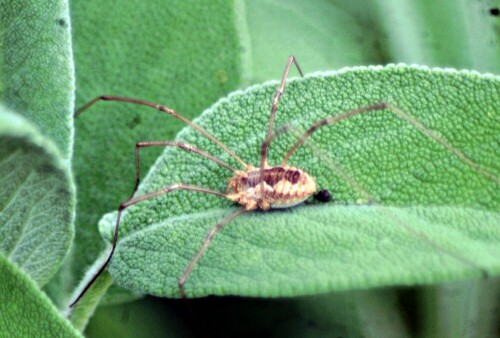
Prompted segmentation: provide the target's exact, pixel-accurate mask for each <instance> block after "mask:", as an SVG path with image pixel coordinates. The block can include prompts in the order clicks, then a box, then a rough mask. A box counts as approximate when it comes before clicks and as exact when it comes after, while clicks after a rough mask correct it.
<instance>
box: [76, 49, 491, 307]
mask: <svg viewBox="0 0 500 338" xmlns="http://www.w3.org/2000/svg"><path fill="white" fill-rule="evenodd" d="M293 65H295V67H296V68H297V70H298V72H299V73H300V75H301V76H303V72H302V70H301V68H300V66H299V64H298V63H297V61H296V59H295V57H294V56H290V58H289V59H288V62H287V64H286V67H285V70H284V72H283V75H282V78H281V82H280V85H279V87H278V89H277V90H276V92H275V94H274V97H273V100H272V105H271V114H270V118H269V124H268V128H267V133H266V137H265V139H264V141H263V142H262V144H261V147H260V163H259V166H258V167H254V166H252V165H249V164H247V163H245V162H244V161H243V160H242V159H241V158H240V157H239V156H238V155H236V154H235V153H234V152H232V151H231V150H230V149H229V148H228V147H227V146H226V145H224V144H223V143H222V142H220V141H219V140H218V139H216V138H215V137H214V136H212V135H211V134H209V133H208V132H207V131H206V130H204V129H203V128H202V127H200V126H198V125H197V124H195V123H193V122H191V121H189V120H188V119H186V118H185V117H183V116H182V115H180V114H179V113H177V112H176V111H174V110H172V109H170V108H168V107H165V106H163V105H159V104H154V103H151V102H147V101H143V100H138V99H132V98H126V97H118V96H99V97H96V98H95V99H93V100H91V101H89V102H88V103H87V104H85V105H84V106H83V107H81V108H80V109H79V110H77V111H76V112H75V117H76V116H78V115H79V114H81V113H82V112H83V111H85V110H87V109H88V108H89V107H90V106H92V105H93V104H94V103H96V102H99V101H117V102H125V103H131V104H136V105H142V106H147V107H150V108H153V109H156V110H159V111H161V112H164V113H166V114H168V115H170V116H173V117H174V118H177V119H179V120H181V121H183V122H184V123H186V124H187V125H188V126H190V127H192V128H194V129H195V130H196V131H198V132H199V133H201V134H202V135H204V136H205V137H206V138H208V139H209V140H210V141H212V142H213V143H215V144H216V145H218V146H219V147H220V148H221V149H222V150H224V151H225V152H226V153H227V154H228V155H229V156H231V157H232V158H233V159H235V160H236V161H237V162H238V163H240V165H241V166H242V168H243V169H242V170H238V169H236V168H233V167H232V166H230V165H229V164H227V163H226V162H224V161H222V160H220V159H218V158H216V157H214V156H212V155H210V154H209V153H206V152H204V151H203V150H201V149H198V148H196V147H194V146H192V145H189V144H185V143H183V142H177V141H141V142H138V143H137V144H136V146H135V168H136V172H135V174H136V182H135V186H134V189H133V192H132V194H131V196H130V197H129V199H127V200H126V201H124V202H123V203H121V204H120V206H119V208H118V215H117V218H116V223H115V229H114V235H113V242H112V247H111V251H110V253H109V255H108V257H107V259H106V260H105V261H104V263H103V264H102V265H101V267H100V268H99V270H98V271H97V272H96V273H95V274H94V276H93V277H92V279H91V280H90V281H89V282H88V283H87V284H86V285H85V287H84V288H83V290H82V291H81V292H80V293H79V295H78V296H77V297H76V299H75V300H74V301H73V302H72V303H71V305H70V307H74V306H75V305H76V304H77V303H78V301H79V300H80V299H81V298H82V297H83V295H84V294H85V293H86V292H87V291H88V289H89V288H90V287H91V286H92V285H93V283H94V282H95V281H96V279H97V278H98V277H99V276H100V275H101V273H102V272H103V271H104V269H105V268H106V267H107V265H108V264H109V262H110V261H111V259H112V258H113V255H114V252H115V249H116V245H117V242H118V233H119V227H120V219H121V215H122V212H123V211H124V210H125V209H126V208H128V207H129V206H132V205H134V204H137V203H139V202H142V201H144V200H147V199H150V198H154V197H157V196H160V195H165V194H168V193H170V192H172V191H175V190H186V191H194V192H199V193H205V194H211V195H215V196H219V197H222V198H226V199H228V200H230V201H233V202H235V203H237V204H239V205H241V206H242V208H241V209H239V210H237V211H236V212H234V213H232V214H231V215H229V216H227V217H226V218H224V219H223V220H222V221H220V222H219V223H218V224H216V225H215V226H214V227H213V228H212V229H211V230H210V231H209V232H208V233H207V234H206V236H205V239H204V241H203V243H202V244H201V246H200V248H199V249H198V251H197V252H196V254H195V255H194V257H193V258H192V259H191V261H190V262H189V264H188V266H187V267H186V268H185V270H184V272H183V273H182V275H181V276H180V278H179V281H178V288H179V292H180V294H181V295H182V297H184V298H185V297H186V294H185V292H184V284H185V283H186V281H187V279H188V277H189V276H190V274H191V272H192V271H193V269H194V268H195V266H196V264H197V263H198V262H199V260H200V259H201V257H202V256H203V254H204V253H205V252H206V250H207V249H208V247H209V246H210V243H211V242H212V239H213V237H214V236H215V235H216V234H217V233H218V232H219V231H220V230H221V229H222V228H223V227H224V226H226V225H227V224H228V223H230V222H231V221H232V220H234V219H235V218H237V217H238V216H240V215H242V214H244V213H247V212H251V211H254V210H260V211H268V210H270V209H278V208H289V207H293V206H296V205H298V204H300V203H302V202H304V201H305V200H306V199H308V198H309V197H311V196H313V195H315V194H316V193H317V191H316V183H315V180H314V178H313V177H312V176H311V175H309V174H308V173H307V172H305V171H304V170H302V169H300V168H297V167H292V166H288V165H287V163H288V160H289V159H290V157H291V156H292V155H293V154H294V152H295V151H296V150H297V149H298V148H299V147H300V146H301V145H303V144H304V142H305V141H306V140H307V138H308V137H309V136H311V134H313V133H314V132H315V131H316V130H317V129H319V128H321V127H323V126H327V125H331V124H334V123H337V122H340V121H342V120H345V119H348V118H350V117H352V116H355V115H360V114H364V113H368V112H373V111H379V110H386V111H388V112H391V113H393V114H395V115H396V116H398V117H400V118H402V119H403V120H405V121H407V122H408V123H410V124H412V125H413V126H414V127H415V128H416V129H418V130H419V131H420V132H422V133H423V134H424V135H426V136H427V137H429V138H431V139H433V140H434V141H436V142H437V143H439V144H441V145H442V146H443V147H444V148H446V149H447V150H448V151H449V152H450V153H452V154H454V155H455V156H456V157H458V158H459V159H460V160H461V161H462V162H464V163H465V164H466V165H468V166H469V167H470V168H471V169H473V170H475V171H477V172H478V173H480V174H482V175H483V176H485V177H487V178H489V179H491V180H493V181H495V182H496V183H499V182H500V180H499V179H498V178H497V177H496V176H495V175H493V174H492V173H490V172H488V171H487V170H485V169H484V168H482V167H480V166H479V165H478V164H476V163H475V162H473V161H472V160H470V159H469V158H468V157H467V156H465V155H464V154H463V153H462V152H460V151H459V150H458V149H456V148H454V147H453V146H452V145H450V144H449V143H447V142H446V141H444V140H443V139H442V138H440V137H439V136H438V135H437V134H435V133H434V132H432V131H431V130H430V129H428V128H427V127H425V126H424V125H423V124H422V123H420V122H419V121H417V120H416V119H414V118H413V117H412V116H410V115H408V114H407V113H405V112H403V111H402V110H401V109H399V108H398V107H396V106H395V105H393V104H391V103H388V102H379V103H375V104H372V105H368V106H364V107H361V108H358V109H354V110H351V111H348V112H345V113H342V114H340V115H337V116H332V117H327V118H324V119H321V120H319V121H316V122H315V123H313V124H312V125H311V126H310V127H309V129H307V131H306V132H305V133H303V134H302V135H300V136H299V137H298V139H297V141H296V142H295V143H294V144H293V145H292V147H291V148H290V149H289V150H288V152H287V153H286V154H285V156H284V158H283V160H282V162H281V164H279V165H276V166H273V165H269V163H268V161H267V156H268V149H269V146H270V144H271V141H272V140H273V138H275V137H276V136H277V134H279V132H273V127H274V121H275V117H276V111H277V108H278V104H279V101H280V98H281V96H282V95H283V93H284V91H285V86H286V80H287V78H288V74H289V72H290V70H291V67H292V66H293ZM145 147H176V148H180V149H182V150H185V151H188V152H192V153H195V154H197V155H199V156H202V157H204V158H206V159H208V160H210V161H213V162H215V163H217V164H218V165H220V166H222V167H224V168H226V169H227V170H229V171H231V172H232V173H233V176H232V177H231V178H230V179H229V182H228V187H227V190H226V192H225V193H224V192H220V191H215V190H211V189H206V188H203V187H198V186H193V185H188V184H184V183H177V184H173V185H169V186H167V187H165V188H163V189H160V190H158V191H155V192H150V193H146V194H144V195H141V196H137V197H134V194H135V193H136V191H137V189H138V187H139V183H140V169H139V151H140V149H141V148H145ZM365 195H367V194H365ZM316 198H317V199H318V200H321V201H328V200H329V198H330V194H329V192H328V191H326V190H321V191H320V192H319V193H317V194H316ZM372 202H376V201H372ZM396 221H398V220H397V219H396ZM398 223H399V222H398ZM412 232H413V231H412ZM416 235H417V236H418V237H420V238H422V239H424V240H426V241H427V242H429V244H430V245H431V246H433V247H435V246H436V244H434V243H433V242H432V241H431V240H430V239H429V238H427V237H426V236H425V235H422V234H419V233H417V234H416ZM442 251H444V252H446V253H447V254H449V255H450V256H452V257H454V258H456V259H458V260H460V261H462V262H464V263H466V264H472V265H473V263H471V262H470V261H468V260H466V259H464V258H461V257H459V256H457V255H456V254H453V253H451V252H449V251H447V250H442Z"/></svg>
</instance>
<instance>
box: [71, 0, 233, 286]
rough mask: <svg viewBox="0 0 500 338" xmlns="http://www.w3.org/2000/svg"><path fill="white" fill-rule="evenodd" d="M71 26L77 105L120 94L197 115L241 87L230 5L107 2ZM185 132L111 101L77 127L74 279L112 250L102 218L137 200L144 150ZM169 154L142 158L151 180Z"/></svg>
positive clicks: (82, 7)
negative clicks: (145, 143)
mask: <svg viewBox="0 0 500 338" xmlns="http://www.w3.org/2000/svg"><path fill="white" fill-rule="evenodd" d="M72 20H73V31H74V53H75V64H76V70H77V83H78V90H77V106H78V107H80V106H82V105H83V104H84V103H86V102H87V101H89V100H91V99H93V98H94V97H96V96H98V95H103V94H113V95H120V96H128V97H136V98H141V99H146V100H150V101H153V102H158V103H162V104H165V105H168V106H169V107H172V108H174V109H176V110H178V111H179V112H182V113H183V114H184V115H186V116H188V117H194V116H197V115H199V114H200V112H201V111H202V110H203V109H205V108H206V107H207V106H209V105H210V104H211V103H213V102H214V101H215V100H217V99H218V98H219V97H221V96H223V95H225V94H226V93H228V92H230V91H231V90H234V89H236V88H237V86H238V84H239V81H240V80H239V78H240V76H239V73H240V70H239V67H240V64H239V43H238V40H237V34H236V28H235V26H234V12H233V7H232V4H231V2H228V1H211V2H210V3H209V4H208V3H200V2H198V1H176V2H169V3H168V4H166V3H165V1H163V0H162V1H149V2H147V3H146V2H144V3H140V2H137V1H135V2H122V3H120V6H115V7H113V9H112V11H111V12H110V10H109V4H108V2H106V1H101V0H93V1H76V2H73V3H72ZM153 125H156V126H158V128H151V126H153ZM181 127H182V123H181V122H180V121H175V120H171V119H170V120H169V118H168V117H167V116H162V114H161V113H159V112H156V111H153V110H151V109H148V108H144V107H137V106H131V105H127V104H120V103H110V102H106V103H100V104H97V105H95V106H93V107H92V108H91V109H89V111H87V112H85V113H84V114H83V115H81V116H80V117H79V118H78V119H77V120H76V129H77V131H76V141H75V156H74V166H73V168H74V170H75V176H76V180H77V187H78V216H77V233H76V241H75V250H74V255H73V258H74V259H73V263H72V266H71V271H72V275H73V278H75V279H76V280H79V279H80V278H82V277H83V275H84V273H85V271H86V270H87V268H88V267H89V266H91V265H92V263H93V262H94V260H95V259H96V257H97V256H98V255H99V254H100V253H101V252H102V250H104V249H105V246H104V243H103V241H102V239H101V237H100V236H99V233H98V230H97V223H98V221H99V219H100V218H101V217H102V215H103V214H104V213H106V212H109V211H111V210H114V209H115V208H116V207H117V206H118V205H119V204H120V202H122V201H123V200H125V199H126V198H127V197H128V196H129V195H130V189H131V188H133V186H134V183H135V173H134V171H135V164H134V163H135V162H134V145H135V143H136V142H137V141H139V140H162V139H171V138H173V137H174V135H175V134H176V133H177V131H178V130H179V129H180V128H181ZM161 150H162V149H159V148H157V149H155V148H151V149H147V150H145V151H143V152H142V153H141V168H142V173H143V174H144V173H146V172H147V168H148V167H149V166H150V165H151V164H152V163H153V162H154V160H155V159H156V158H157V157H158V155H159V154H160V153H161ZM75 283H76V282H73V284H75Z"/></svg>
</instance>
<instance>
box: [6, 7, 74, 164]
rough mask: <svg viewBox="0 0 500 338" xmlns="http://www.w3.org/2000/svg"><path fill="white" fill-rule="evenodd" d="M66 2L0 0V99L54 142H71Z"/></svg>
mask: <svg viewBox="0 0 500 338" xmlns="http://www.w3.org/2000/svg"><path fill="white" fill-rule="evenodd" d="M69 27H70V25H69V8H68V2H67V1H65V0H59V1H49V2H46V1H44V2H40V1H8V0H7V1H5V0H2V1H0V101H2V102H3V103H4V104H6V105H7V106H9V107H10V108H12V109H13V110H15V111H17V112H18V113H20V114H23V115H24V116H25V117H26V118H27V119H29V120H30V121H31V122H33V123H34V124H35V125H36V126H37V127H38V128H39V129H40V131H41V133H42V134H43V135H45V136H47V137H49V138H50V139H52V141H53V142H54V143H55V144H56V145H57V147H58V148H59V150H60V151H61V154H62V156H63V157H64V158H65V159H69V158H70V157H71V152H72V147H73V139H72V138H73V119H72V112H73V103H74V92H73V91H74V87H75V84H74V74H73V55H72V51H71V35H70V29H69Z"/></svg>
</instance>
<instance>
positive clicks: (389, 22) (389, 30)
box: [371, 0, 500, 73]
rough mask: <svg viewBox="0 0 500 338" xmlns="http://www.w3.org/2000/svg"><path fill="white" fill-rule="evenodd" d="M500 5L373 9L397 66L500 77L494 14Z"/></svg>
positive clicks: (408, 1) (380, 1)
mask: <svg viewBox="0 0 500 338" xmlns="http://www.w3.org/2000/svg"><path fill="white" fill-rule="evenodd" d="M495 3H496V6H498V5H499V4H500V2H499V1H498V0H493V1H470V0H458V1H457V0H444V1H439V2H435V1H412V0H403V1H401V0H389V1H387V0H376V1H374V2H372V3H371V5H372V6H373V13H375V14H376V16H377V17H378V18H379V22H380V24H381V26H382V27H381V31H382V32H383V35H384V38H383V40H382V44H383V45H384V46H386V48H387V51H388V54H389V55H391V60H393V61H398V62H406V63H418V64H425V65H427V66H445V67H455V68H471V69H475V70H477V71H482V72H495V73H498V72H500V33H499V30H498V18H497V17H494V16H492V15H490V13H489V10H490V8H493V7H495ZM443 27H446V29H443Z"/></svg>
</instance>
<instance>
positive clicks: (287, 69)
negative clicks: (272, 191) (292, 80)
mask: <svg viewBox="0 0 500 338" xmlns="http://www.w3.org/2000/svg"><path fill="white" fill-rule="evenodd" d="M293 64H295V66H296V67H297V70H298V71H299V73H300V76H304V74H303V73H302V69H300V66H299V64H298V63H297V60H296V59H295V56H293V55H292V56H290V57H289V58H288V62H287V63H286V67H285V71H284V72H283V76H282V78H281V84H280V86H279V87H278V89H277V90H276V92H275V93H274V98H273V103H272V106H271V116H270V117H269V126H268V128H267V134H266V139H265V140H264V142H263V143H262V145H261V149H260V170H261V178H260V181H262V178H263V169H264V167H266V166H267V153H268V150H269V144H270V143H271V140H272V134H273V127H274V120H275V118H276V110H277V109H278V103H279V100H280V98H281V95H283V92H284V91H285V86H286V79H287V77H288V73H290V68H292V65H293Z"/></svg>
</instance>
